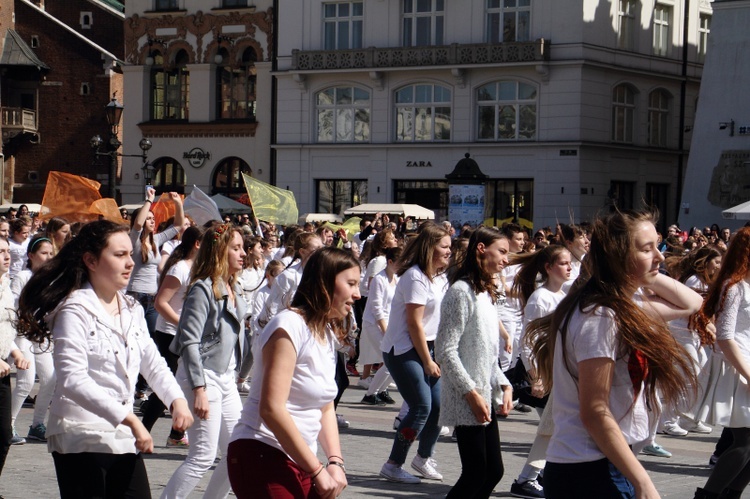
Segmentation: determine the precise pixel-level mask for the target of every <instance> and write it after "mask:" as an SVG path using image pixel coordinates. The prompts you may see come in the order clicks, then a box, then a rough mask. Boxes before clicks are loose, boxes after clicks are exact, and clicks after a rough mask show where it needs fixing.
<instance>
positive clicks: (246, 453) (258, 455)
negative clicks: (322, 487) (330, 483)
mask: <svg viewBox="0 0 750 499" xmlns="http://www.w3.org/2000/svg"><path fill="white" fill-rule="evenodd" d="M226 459H227V469H228V472H229V482H230V483H231V484H232V490H233V491H234V493H235V494H236V495H237V498H238V499H263V498H268V499H318V498H320V495H319V494H318V492H317V491H316V490H315V488H314V487H313V482H312V480H310V476H309V475H308V474H307V473H306V472H304V471H302V470H301V469H300V467H299V466H297V465H296V464H295V463H294V462H293V461H292V460H291V459H289V457H287V455H286V454H284V453H283V452H282V451H280V450H279V449H277V448H275V447H271V446H270V445H267V444H264V443H263V442H260V441H258V440H252V439H243V440H235V441H234V442H232V443H230V444H229V451H228V452H227V457H226Z"/></svg>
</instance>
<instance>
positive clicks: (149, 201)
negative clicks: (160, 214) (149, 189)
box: [143, 199, 154, 204]
mask: <svg viewBox="0 0 750 499" xmlns="http://www.w3.org/2000/svg"><path fill="white" fill-rule="evenodd" d="M146 203H151V204H154V202H153V201H151V200H150V199H145V200H144V201H143V204H146Z"/></svg>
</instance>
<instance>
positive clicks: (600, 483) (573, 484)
mask: <svg viewBox="0 0 750 499" xmlns="http://www.w3.org/2000/svg"><path fill="white" fill-rule="evenodd" d="M544 496H545V497H547V499H578V498H580V497H596V498H601V499H635V488H634V487H633V485H632V484H631V483H630V481H629V480H628V479H627V478H625V475H623V474H622V473H621V472H620V470H618V469H617V468H615V466H614V465H613V464H612V463H611V462H610V461H609V459H606V458H605V459H600V460H598V461H592V462H589V463H574V464H562V463H550V462H549V461H547V465H546V466H545V467H544Z"/></svg>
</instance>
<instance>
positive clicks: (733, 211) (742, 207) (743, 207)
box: [721, 201, 750, 220]
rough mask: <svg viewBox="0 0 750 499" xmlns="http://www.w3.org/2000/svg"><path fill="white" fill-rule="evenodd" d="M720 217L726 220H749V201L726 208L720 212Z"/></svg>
mask: <svg viewBox="0 0 750 499" xmlns="http://www.w3.org/2000/svg"><path fill="white" fill-rule="evenodd" d="M721 218H724V219H727V220H750V201H745V202H744V203H742V204H738V205H737V206H732V207H731V208H727V209H726V210H724V211H722V212H721Z"/></svg>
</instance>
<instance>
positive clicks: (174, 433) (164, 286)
mask: <svg viewBox="0 0 750 499" xmlns="http://www.w3.org/2000/svg"><path fill="white" fill-rule="evenodd" d="M202 235H203V230H202V229H200V228H198V227H188V228H186V229H185V232H184V233H183V234H182V238H181V243H180V244H179V245H178V246H177V247H176V248H174V249H173V250H172V253H171V254H170V255H169V257H168V258H167V260H166V262H164V263H165V265H164V269H163V270H162V272H161V279H160V285H159V291H158V292H157V293H156V298H154V308H156V311H157V312H159V316H158V317H157V318H156V331H155V332H154V342H155V343H156V346H157V347H158V348H159V353H160V354H161V356H162V357H164V360H166V361H167V365H168V366H169V369H170V370H171V371H172V374H175V373H176V372H177V359H178V358H179V357H178V356H177V355H175V354H173V353H172V352H171V351H170V350H169V345H170V344H171V343H172V340H174V335H175V333H176V332H177V323H179V322H180V313H181V312H182V305H183V303H184V301H185V295H186V294H187V290H188V284H189V283H190V269H191V268H192V266H193V260H195V255H196V253H198V248H200V244H201V237H202ZM164 409H166V407H165V406H164V404H163V403H162V401H161V400H159V397H157V396H156V395H155V394H154V395H151V396H150V397H149V398H148V402H147V403H146V405H145V406H143V407H141V412H142V413H143V419H142V420H141V422H142V423H143V426H145V427H146V429H147V430H148V431H151V428H153V426H154V424H155V423H156V421H157V420H158V419H159V418H160V417H161V416H162V414H164ZM187 445H188V439H187V437H186V436H185V432H184V431H181V430H177V429H175V428H172V430H171V431H170V432H169V436H168V437H167V447H187Z"/></svg>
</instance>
